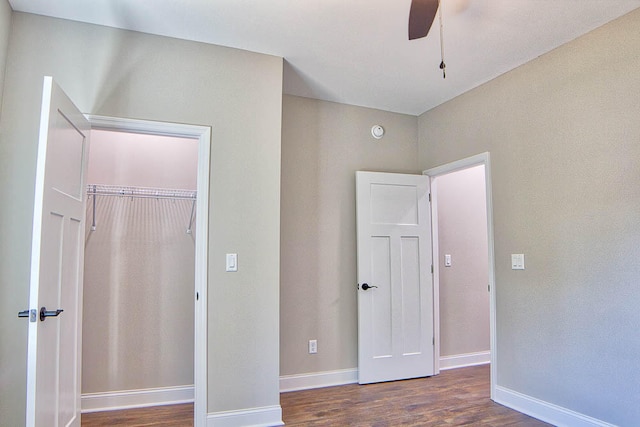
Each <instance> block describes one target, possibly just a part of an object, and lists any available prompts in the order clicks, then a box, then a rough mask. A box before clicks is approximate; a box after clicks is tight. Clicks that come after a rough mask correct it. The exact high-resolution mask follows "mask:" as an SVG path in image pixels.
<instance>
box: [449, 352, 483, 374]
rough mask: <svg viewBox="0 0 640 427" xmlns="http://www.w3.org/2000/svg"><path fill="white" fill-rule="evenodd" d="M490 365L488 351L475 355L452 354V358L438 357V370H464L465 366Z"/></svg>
mask: <svg viewBox="0 0 640 427" xmlns="http://www.w3.org/2000/svg"><path fill="white" fill-rule="evenodd" d="M487 363H491V352H490V351H478V352H476V353H465V354H454V355H453V356H442V357H440V370H441V371H446V370H447V369H455V368H464V367H467V366H477V365H486V364H487Z"/></svg>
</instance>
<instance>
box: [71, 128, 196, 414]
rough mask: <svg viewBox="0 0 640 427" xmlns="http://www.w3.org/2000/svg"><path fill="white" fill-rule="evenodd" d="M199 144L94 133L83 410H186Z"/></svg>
mask: <svg viewBox="0 0 640 427" xmlns="http://www.w3.org/2000/svg"><path fill="white" fill-rule="evenodd" d="M197 164H198V141H197V140H196V139H191V138H177V137H171V136H162V135H148V134H140V133H130V132H119V131H111V130H92V132H91V149H90V152H89V161H88V170H87V183H88V185H87V188H86V191H87V196H88V203H87V209H86V224H87V227H86V231H85V257H84V296H83V300H84V303H83V306H84V312H85V313H87V315H86V316H85V317H84V318H83V333H82V334H83V349H82V394H83V405H82V406H83V410H84V411H85V412H86V411H88V410H94V411H96V410H104V409H109V410H111V409H122V408H125V407H139V406H144V405H149V406H151V405H163V404H167V403H190V402H192V401H193V394H194V393H193V378H194V370H193V351H194V324H193V323H194V322H193V319H194V306H193V299H192V298H193V297H194V295H195V290H194V283H195V277H194V276H195V237H194V232H195V231H197V230H196V228H195V225H194V220H195V203H196V201H197V191H196V183H197Z"/></svg>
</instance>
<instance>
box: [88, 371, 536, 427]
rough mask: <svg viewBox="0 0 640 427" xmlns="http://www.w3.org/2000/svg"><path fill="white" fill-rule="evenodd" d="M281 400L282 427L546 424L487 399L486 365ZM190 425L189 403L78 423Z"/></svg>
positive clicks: (93, 417) (93, 426)
mask: <svg viewBox="0 0 640 427" xmlns="http://www.w3.org/2000/svg"><path fill="white" fill-rule="evenodd" d="M280 404H281V406H282V411H283V420H284V422H285V424H286V425H287V426H311V427H320V426H361V427H395V426H425V427H427V426H460V425H473V426H522V427H538V426H548V425H549V424H546V423H543V422H542V421H538V420H536V419H534V418H531V417H528V416H526V415H524V414H521V413H519V412H516V411H513V410H511V409H508V408H505V407H504V406H501V405H498V404H497V403H494V402H492V401H491V400H490V399H489V366H488V365H484V366H476V367H471V368H461V369H453V370H449V371H443V372H442V373H441V374H440V375H438V376H435V377H431V378H420V379H414V380H406V381H396V382H390V383H380V384H370V385H366V386H360V385H357V384H352V385H345V386H339V387H327V388H321V389H315V390H304V391H296V392H289V393H282V394H281V395H280ZM192 425H193V405H173V406H159V407H155V408H142V409H130V410H126V411H111V412H97V413H92V414H84V415H83V416H82V426H83V427H104V426H192Z"/></svg>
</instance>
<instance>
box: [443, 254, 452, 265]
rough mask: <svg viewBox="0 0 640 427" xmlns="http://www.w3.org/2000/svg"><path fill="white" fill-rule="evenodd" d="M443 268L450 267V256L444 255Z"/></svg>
mask: <svg viewBox="0 0 640 427" xmlns="http://www.w3.org/2000/svg"><path fill="white" fill-rule="evenodd" d="M444 266H445V267H451V255H449V254H446V255H445V256H444Z"/></svg>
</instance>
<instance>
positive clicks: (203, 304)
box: [85, 114, 211, 427]
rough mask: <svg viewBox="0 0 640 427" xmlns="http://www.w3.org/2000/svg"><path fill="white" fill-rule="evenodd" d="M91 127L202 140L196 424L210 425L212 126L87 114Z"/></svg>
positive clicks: (198, 426) (198, 207)
mask: <svg viewBox="0 0 640 427" xmlns="http://www.w3.org/2000/svg"><path fill="white" fill-rule="evenodd" d="M85 117H86V118H87V120H88V121H89V123H90V124H91V129H96V130H108V131H121V132H129V133H143V134H148V135H158V136H171V137H178V138H189V139H197V140H198V172H197V188H196V190H197V194H198V197H197V199H196V230H195V233H194V236H195V284H194V286H195V295H197V298H196V299H195V302H194V366H193V377H194V378H193V382H194V425H195V427H205V426H206V425H207V381H208V376H207V357H208V355H207V353H208V345H207V322H208V313H207V278H208V268H209V265H208V249H209V177H210V173H211V171H210V164H211V127H209V126H197V125H187V124H179V123H168V122H155V121H147V120H136V119H126V118H118V117H106V116H97V115H91V114H85Z"/></svg>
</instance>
